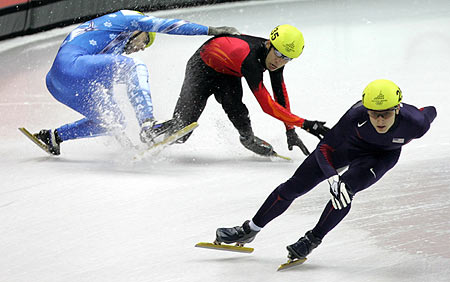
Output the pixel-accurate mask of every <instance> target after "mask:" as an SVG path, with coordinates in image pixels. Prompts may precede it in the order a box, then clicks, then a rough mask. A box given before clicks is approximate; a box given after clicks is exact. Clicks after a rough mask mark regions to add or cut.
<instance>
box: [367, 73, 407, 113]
mask: <svg viewBox="0 0 450 282" xmlns="http://www.w3.org/2000/svg"><path fill="white" fill-rule="evenodd" d="M401 101H402V91H401V90H400V88H399V87H398V86H397V85H396V84H395V83H394V82H392V81H390V80H387V79H377V80H374V81H372V82H371V83H369V84H368V85H367V86H366V88H365V89H364V91H363V94H362V103H363V105H364V107H366V108H367V109H369V110H374V111H382V110H387V109H390V108H393V107H395V106H397V105H398V104H400V102H401Z"/></svg>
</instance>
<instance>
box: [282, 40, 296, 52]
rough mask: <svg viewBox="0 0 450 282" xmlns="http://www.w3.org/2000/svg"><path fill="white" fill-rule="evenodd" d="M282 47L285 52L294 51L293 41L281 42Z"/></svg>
mask: <svg viewBox="0 0 450 282" xmlns="http://www.w3.org/2000/svg"><path fill="white" fill-rule="evenodd" d="M283 47H284V49H285V50H286V51H287V52H294V51H295V43H294V41H292V42H291V43H287V44H283Z"/></svg>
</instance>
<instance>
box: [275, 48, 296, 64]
mask: <svg viewBox="0 0 450 282" xmlns="http://www.w3.org/2000/svg"><path fill="white" fill-rule="evenodd" d="M272 47H273V51H274V53H275V56H277V57H278V58H282V59H283V60H285V61H288V62H290V61H292V58H289V57H288V56H285V55H283V54H281V52H280V51H278V50H277V48H275V47H274V46H273V45H272Z"/></svg>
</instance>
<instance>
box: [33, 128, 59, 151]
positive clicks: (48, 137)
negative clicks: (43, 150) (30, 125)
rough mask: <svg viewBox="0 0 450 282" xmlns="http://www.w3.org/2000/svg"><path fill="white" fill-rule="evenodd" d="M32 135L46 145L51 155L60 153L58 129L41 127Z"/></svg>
mask: <svg viewBox="0 0 450 282" xmlns="http://www.w3.org/2000/svg"><path fill="white" fill-rule="evenodd" d="M34 136H35V137H36V138H37V139H39V140H41V141H42V142H43V143H44V144H45V145H47V147H48V150H49V151H50V153H52V154H53V155H55V156H57V155H59V154H61V150H60V147H59V144H61V142H62V140H61V138H60V137H59V135H58V131H56V129H55V130H54V131H52V130H51V129H48V130H47V129H42V130H41V131H39V133H36V134H34Z"/></svg>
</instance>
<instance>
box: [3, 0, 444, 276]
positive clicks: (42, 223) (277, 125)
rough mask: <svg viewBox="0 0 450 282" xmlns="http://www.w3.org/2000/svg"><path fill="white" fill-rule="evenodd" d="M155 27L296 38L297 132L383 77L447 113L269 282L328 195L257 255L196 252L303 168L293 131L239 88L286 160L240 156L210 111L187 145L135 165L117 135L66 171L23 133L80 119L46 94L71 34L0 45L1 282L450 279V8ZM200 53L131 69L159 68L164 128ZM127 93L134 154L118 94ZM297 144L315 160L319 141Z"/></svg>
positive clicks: (220, 8) (316, 193) (307, 204)
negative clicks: (283, 28) (225, 28)
mask: <svg viewBox="0 0 450 282" xmlns="http://www.w3.org/2000/svg"><path fill="white" fill-rule="evenodd" d="M152 14H153V15H155V16H160V17H165V18H181V19H185V20H190V21H194V22H197V23H202V24H205V25H214V26H222V25H229V26H235V27H237V28H238V29H239V30H240V31H241V32H243V33H245V34H251V35H256V36H261V37H266V38H267V37H268V34H269V32H270V31H271V29H272V28H273V27H275V26H276V25H278V24H285V23H288V24H292V25H295V26H296V27H298V28H299V29H300V30H301V31H302V32H303V34H304V37H305V50H304V52H303V54H302V55H301V57H300V58H299V59H296V60H294V61H292V62H290V63H289V64H288V65H287V66H286V68H285V82H286V85H287V89H288V92H289V95H290V101H291V109H292V111H293V113H295V114H297V115H299V116H301V117H303V118H308V119H319V120H326V121H327V122H328V123H327V124H328V125H330V126H332V125H333V124H335V123H336V122H337V120H338V119H339V118H340V116H341V115H342V114H343V113H344V112H345V111H346V110H347V109H348V108H349V107H350V106H351V105H352V104H353V103H354V102H355V101H356V100H358V99H360V95H361V92H362V90H363V89H364V87H365V85H366V84H367V83H368V82H370V81H372V80H374V79H378V78H387V79H390V80H393V81H395V82H396V83H397V84H398V85H399V86H400V87H401V88H402V90H403V94H404V102H407V103H410V104H414V105H416V106H418V107H422V106H427V105H434V106H436V108H437V111H438V117H437V118H436V120H435V121H434V123H433V124H432V126H431V129H430V131H429V132H428V133H427V134H426V135H425V136H424V137H423V138H421V139H419V140H414V141H413V142H411V143H410V144H408V145H407V146H405V147H404V149H403V152H402V156H401V158H400V161H399V163H398V164H397V166H396V167H395V168H394V169H392V170H391V171H390V172H389V173H387V175H386V176H385V177H384V178H383V179H382V180H380V181H379V182H378V183H377V184H375V185H374V186H373V187H371V188H370V189H367V190H365V191H363V192H361V193H359V194H358V196H357V197H356V198H355V201H354V203H353V206H352V211H351V212H350V214H349V215H348V216H347V217H346V219H345V220H344V221H343V222H342V223H341V224H340V225H339V226H338V227H336V228H335V229H334V230H333V231H332V232H330V233H329V234H328V236H327V237H326V238H325V239H324V241H323V243H322V245H320V247H319V248H317V249H316V250H315V251H314V252H313V253H312V254H311V255H310V256H309V260H308V261H307V262H306V263H305V264H304V265H302V266H299V267H297V268H294V269H291V270H288V271H285V272H276V268H277V266H278V265H279V264H280V263H283V262H285V260H286V254H287V252H286V250H285V246H286V245H288V244H291V243H293V242H295V241H296V240H297V239H298V238H299V237H300V236H302V235H303V234H304V233H305V232H306V231H307V230H309V229H311V228H312V227H313V226H314V225H315V223H316V221H317V220H318V219H319V216H320V214H321V211H322V209H323V207H324V205H325V204H326V202H327V201H328V199H329V192H328V185H326V184H325V183H322V184H320V185H319V186H318V187H317V188H316V189H314V190H313V191H311V192H310V193H308V194H306V195H304V196H303V197H301V198H299V199H297V200H296V201H295V202H294V203H293V205H292V206H291V207H290V208H289V210H288V211H287V212H286V213H284V214H283V215H282V216H280V217H279V218H277V219H275V220H274V221H272V222H271V223H270V224H269V225H267V226H266V227H265V228H264V230H263V231H262V232H261V233H260V234H259V235H258V237H257V239H256V240H255V241H254V243H252V244H250V245H251V246H252V247H254V248H255V249H256V250H255V252H254V253H253V254H251V255H248V254H235V253H225V252H214V251H210V250H203V249H196V248H194V245H195V243H197V242H199V241H211V240H213V239H214V232H215V229H216V228H217V227H222V226H235V225H240V224H242V222H243V221H244V220H245V219H249V218H251V217H252V216H253V215H254V213H255V212H256V210H257V209H258V208H259V206H260V205H261V204H262V202H263V201H264V200H265V198H266V197H267V195H268V194H269V193H270V192H271V191H272V190H273V189H274V188H275V187H276V186H277V185H278V184H280V183H282V182H284V181H285V180H287V179H288V178H289V177H290V176H291V175H292V174H293V173H294V171H295V169H296V168H297V167H298V165H299V164H300V163H301V162H302V161H303V160H304V156H303V155H302V154H301V152H300V151H299V150H298V149H296V150H294V151H293V152H290V151H288V150H287V145H286V137H285V134H284V126H283V124H282V123H281V122H279V121H277V120H275V119H273V118H271V117H270V116H268V115H266V114H264V113H263V112H262V110H261V109H260V107H259V105H258V104H257V102H256V99H255V98H254V97H253V94H252V93H251V92H250V91H249V90H248V88H247V86H246V83H245V82H244V102H245V103H246V104H247V106H248V108H249V110H250V115H251V119H252V122H253V127H254V131H255V134H256V135H257V136H259V137H261V138H263V139H265V140H267V141H269V142H270V143H271V144H272V145H273V146H274V147H275V149H276V150H277V151H278V152H279V153H280V154H284V155H288V156H290V157H292V158H293V161H292V162H286V161H283V160H269V159H265V158H262V157H258V156H256V155H254V154H252V153H251V152H249V151H247V150H246V149H245V148H243V147H242V146H241V145H240V144H239V140H238V133H237V132H236V130H235V129H234V128H233V127H232V125H231V123H230V122H229V121H228V119H227V118H226V116H225V114H224V113H223V110H222V109H221V107H220V106H219V105H218V104H217V102H216V101H215V100H214V99H210V100H209V103H208V105H207V108H206V110H205V112H204V114H203V115H202V117H201V118H200V120H199V123H200V127H199V128H198V129H197V130H196V131H195V132H194V134H193V135H192V137H191V139H189V141H188V142H187V143H186V144H184V145H176V146H171V147H169V148H167V150H165V151H163V152H161V153H160V154H157V155H150V156H147V158H145V159H144V160H142V161H138V162H134V161H132V160H131V158H130V154H129V153H127V152H124V151H123V150H122V149H120V147H119V146H118V145H117V144H116V143H115V142H114V140H113V139H112V138H110V137H101V138H95V139H89V140H77V141H68V142H64V143H63V144H62V154H61V156H59V157H50V156H48V155H46V154H45V153H44V152H43V151H41V150H40V149H39V148H38V147H36V146H35V145H33V144H32V143H31V142H30V141H28V140H27V139H25V137H24V136H22V135H21V134H20V132H19V131H18V130H17V127H20V126H25V127H27V128H28V129H30V130H31V131H34V132H37V131H38V130H40V129H42V128H56V127H59V126H60V125H62V124H65V123H68V122H72V121H75V120H77V119H79V118H80V115H79V114H77V113H76V112H74V111H72V110H71V109H69V108H67V107H65V106H64V105H62V104H59V103H58V102H56V100H54V99H53V97H52V96H51V95H50V94H49V93H48V91H47V90H46V88H45V80H44V78H45V75H46V73H47V71H48V70H49V68H50V66H51V63H52V61H53V59H54V57H55V54H56V51H57V49H58V47H59V44H60V43H61V42H62V40H63V39H64V37H65V36H66V34H67V33H69V32H70V30H71V29H72V28H74V26H72V27H66V28H63V29H55V30H51V31H48V32H44V33H41V34H35V35H31V36H25V37H20V38H14V39H9V40H6V41H1V42H0V73H1V76H0V117H1V124H0V132H1V136H2V142H1V143H0V158H1V159H0V179H1V181H0V253H1V256H0V281H2V282H3V281H4V282H19V281H20V282H29V281H33V282H41V281H42V282H53V281H55V282H56V281H73V282H83V281H96V282H101V281H105V282H106V281H108V282H111V281H158V282H169V281H170V282H173V281H190V282H191V281H199V282H200V281H214V282H229V281H234V282H237V281H245V282H248V281H271V282H272V281H283V282H286V281H309V282H311V281H347V282H353V281H358V282H360V281H381V282H385V281H395V282H398V281H408V282H416V281H417V282H418V281H430V282H431V281H433V282H434V281H450V244H449V241H450V240H449V239H450V201H449V199H450V189H449V187H450V176H449V175H450V126H449V122H450V118H449V113H448V109H449V108H450V102H449V97H448V95H449V93H448V85H449V78H450V52H449V50H450V5H449V2H448V1H444V0H443V1H420V0H417V1H404V0H400V1H390V0H386V1H384V0H378V1H356V0H355V1H351V0H348V1H252V2H242V3H232V4H223V5H217V6H214V7H199V8H190V9H181V10H175V11H162V12H157V13H152ZM207 38H208V37H206V36H197V37H184V36H169V35H161V34H160V35H157V39H156V42H155V44H154V45H153V46H152V47H151V48H150V49H148V50H146V51H145V52H141V53H137V54H135V55H134V56H135V57H137V58H140V59H142V60H144V61H145V62H146V63H147V64H148V66H149V69H150V80H151V89H152V95H153V100H154V104H155V112H156V116H157V117H158V118H160V119H165V118H170V117H171V114H172V111H173V108H174V105H175V103H176V100H177V97H178V93H179V90H180V88H181V83H182V81H183V77H184V68H185V64H186V62H187V60H188V58H189V57H190V56H191V54H193V53H194V51H195V50H196V49H197V48H198V47H199V46H200V45H201V44H202V43H203V42H204V41H206V40H207ZM266 78H268V77H266ZM267 81H268V80H267ZM266 85H267V86H269V85H270V83H269V82H267V83H266ZM116 95H117V97H118V99H119V100H120V99H122V100H121V101H122V105H123V108H124V111H125V112H126V113H127V116H128V117H129V128H128V129H127V133H128V134H129V136H130V137H131V138H133V139H134V140H135V141H136V142H138V139H137V132H138V128H137V124H136V122H135V121H134V119H133V114H132V113H131V110H130V106H129V105H128V104H127V101H126V98H124V97H125V91H124V89H123V87H122V88H121V87H120V86H119V87H117V89H116ZM121 97H122V98H121ZM297 132H298V133H299V136H300V138H302V139H303V141H304V142H305V144H307V146H308V147H309V148H310V149H313V148H314V146H315V145H316V144H317V139H316V138H315V137H314V136H312V135H310V134H307V133H306V132H303V131H302V130H301V129H297Z"/></svg>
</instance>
